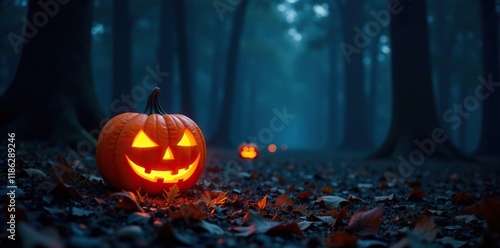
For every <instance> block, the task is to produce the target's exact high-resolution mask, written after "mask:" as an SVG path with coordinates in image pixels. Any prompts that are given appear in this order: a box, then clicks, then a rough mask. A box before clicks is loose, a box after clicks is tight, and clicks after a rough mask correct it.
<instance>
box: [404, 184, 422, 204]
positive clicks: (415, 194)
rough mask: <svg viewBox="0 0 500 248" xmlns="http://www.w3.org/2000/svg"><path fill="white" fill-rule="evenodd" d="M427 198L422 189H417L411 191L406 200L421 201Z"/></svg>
mask: <svg viewBox="0 0 500 248" xmlns="http://www.w3.org/2000/svg"><path fill="white" fill-rule="evenodd" d="M425 196H426V194H425V193H424V192H423V191H422V190H421V189H419V188H416V187H415V188H413V189H412V190H411V192H410V194H409V195H408V197H406V200H408V201H420V200H422V198H424V197H425Z"/></svg>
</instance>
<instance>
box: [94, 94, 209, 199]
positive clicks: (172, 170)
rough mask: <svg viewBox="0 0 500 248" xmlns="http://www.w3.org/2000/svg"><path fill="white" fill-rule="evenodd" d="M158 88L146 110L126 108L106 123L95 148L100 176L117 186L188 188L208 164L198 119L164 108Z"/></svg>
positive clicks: (154, 190) (146, 189)
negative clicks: (168, 112) (159, 101)
mask: <svg viewBox="0 0 500 248" xmlns="http://www.w3.org/2000/svg"><path fill="white" fill-rule="evenodd" d="M159 91H160V89H159V88H156V89H155V90H154V91H153V92H152V93H151V95H150V96H149V99H148V103H147V106H146V110H145V113H143V114H139V113H130V112H129V113H123V114H120V115H117V116H115V117H114V118H112V119H111V120H109V121H108V123H106V125H105V126H104V127H103V129H102V131H101V133H100V135H99V139H98V141H97V148H96V164H97V168H98V170H99V172H100V174H101V176H102V178H103V179H104V180H105V181H106V182H107V183H108V184H110V185H111V186H113V187H115V188H117V189H125V190H130V191H135V190H138V189H141V190H142V191H143V192H146V193H150V194H159V193H162V192H163V189H169V188H170V187H172V186H173V185H175V184H177V186H178V187H179V188H180V189H182V190H186V189H189V188H191V187H192V186H193V185H194V184H196V182H197V181H198V179H199V177H200V176H201V174H202V172H203V169H204V167H205V159H206V146H205V139H204V137H203V133H202V132H201V130H200V128H199V127H198V125H196V123H195V122H194V121H192V120H191V119H189V118H188V117H186V116H184V115H180V114H171V115H170V114H166V113H165V111H163V110H162V108H161V106H160V105H159V103H158V93H159Z"/></svg>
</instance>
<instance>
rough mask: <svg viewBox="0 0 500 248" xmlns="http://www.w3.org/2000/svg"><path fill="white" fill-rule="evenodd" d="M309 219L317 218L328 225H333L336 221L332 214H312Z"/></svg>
mask: <svg viewBox="0 0 500 248" xmlns="http://www.w3.org/2000/svg"><path fill="white" fill-rule="evenodd" d="M307 219H308V220H316V221H318V220H319V221H322V222H323V223H325V224H327V225H332V224H333V222H334V219H333V217H332V216H317V215H310V216H309V218H307Z"/></svg>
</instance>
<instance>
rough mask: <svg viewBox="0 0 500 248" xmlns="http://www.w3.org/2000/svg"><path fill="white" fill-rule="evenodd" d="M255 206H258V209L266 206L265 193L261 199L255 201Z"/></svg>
mask: <svg viewBox="0 0 500 248" xmlns="http://www.w3.org/2000/svg"><path fill="white" fill-rule="evenodd" d="M257 206H258V207H259V210H261V211H262V210H264V209H265V208H266V206H267V195H265V196H264V197H263V198H262V200H260V201H258V202H257Z"/></svg>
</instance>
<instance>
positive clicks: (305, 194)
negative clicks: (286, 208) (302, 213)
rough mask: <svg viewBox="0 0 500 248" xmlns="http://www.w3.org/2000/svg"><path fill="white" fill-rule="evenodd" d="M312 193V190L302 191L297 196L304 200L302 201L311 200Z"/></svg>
mask: <svg viewBox="0 0 500 248" xmlns="http://www.w3.org/2000/svg"><path fill="white" fill-rule="evenodd" d="M311 195H312V192H311V191H304V192H302V193H300V194H299V195H298V196H297V199H299V200H302V201H307V200H309V197H310V196H311Z"/></svg>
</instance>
